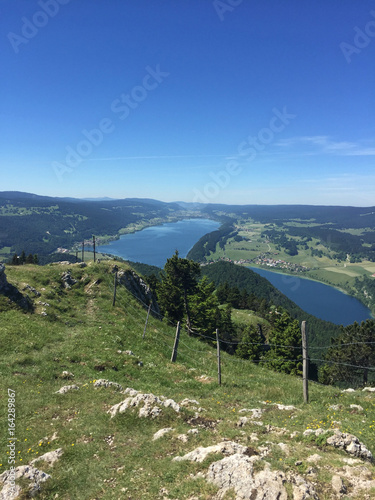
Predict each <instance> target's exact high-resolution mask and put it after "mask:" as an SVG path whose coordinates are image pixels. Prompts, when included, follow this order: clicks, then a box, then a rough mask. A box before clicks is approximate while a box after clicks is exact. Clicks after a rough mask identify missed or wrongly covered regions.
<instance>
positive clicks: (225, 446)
mask: <svg viewBox="0 0 375 500" xmlns="http://www.w3.org/2000/svg"><path fill="white" fill-rule="evenodd" d="M248 450H249V448H248V447H247V446H243V445H242V444H238V443H235V442H233V441H223V442H221V443H219V444H216V445H213V446H208V447H206V448H204V447H202V446H200V447H199V448H196V449H195V450H193V451H191V452H189V453H187V454H186V455H184V456H183V457H175V458H174V459H173V461H175V462H181V461H183V460H190V461H191V462H203V461H204V460H205V458H206V457H207V456H208V455H209V454H210V453H223V455H233V454H234V453H240V454H246V453H247V452H248Z"/></svg>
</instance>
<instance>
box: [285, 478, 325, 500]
mask: <svg viewBox="0 0 375 500" xmlns="http://www.w3.org/2000/svg"><path fill="white" fill-rule="evenodd" d="M288 480H289V481H290V482H291V483H292V486H293V500H312V499H314V500H319V497H318V495H317V494H316V492H315V490H314V488H313V486H312V484H310V483H308V482H307V481H306V480H305V479H304V478H303V477H301V476H299V475H290V474H289V475H288Z"/></svg>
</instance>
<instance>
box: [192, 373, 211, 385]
mask: <svg viewBox="0 0 375 500" xmlns="http://www.w3.org/2000/svg"><path fill="white" fill-rule="evenodd" d="M195 380H198V382H202V384H211V382H213V380H214V379H213V378H212V377H209V376H208V375H201V376H200V377H195Z"/></svg>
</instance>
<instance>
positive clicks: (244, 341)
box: [236, 325, 264, 361]
mask: <svg viewBox="0 0 375 500" xmlns="http://www.w3.org/2000/svg"><path fill="white" fill-rule="evenodd" d="M263 342H264V338H263V336H262V335H261V332H260V329H259V328H258V327H257V326H256V325H249V326H247V327H246V328H245V330H244V332H243V334H242V338H241V342H240V343H239V344H238V347H237V349H236V354H237V356H239V357H240V358H243V359H250V360H252V361H259V359H260V357H261V354H262V350H263V345H262V344H263Z"/></svg>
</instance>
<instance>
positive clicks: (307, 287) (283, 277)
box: [246, 266, 372, 326]
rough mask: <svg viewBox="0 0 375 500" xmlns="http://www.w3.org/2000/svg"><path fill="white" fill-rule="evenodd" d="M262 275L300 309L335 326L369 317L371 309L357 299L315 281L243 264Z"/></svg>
mask: <svg viewBox="0 0 375 500" xmlns="http://www.w3.org/2000/svg"><path fill="white" fill-rule="evenodd" d="M246 267H249V268H250V269H252V270H253V271H255V272H256V273H258V274H260V275H261V276H263V277H264V278H266V279H267V280H268V281H269V282H270V283H272V284H273V286H275V287H276V288H277V289H278V290H280V292H281V293H283V294H284V295H286V296H287V297H288V298H289V299H291V300H292V301H293V302H295V303H296V304H297V305H298V306H299V307H301V309H303V310H304V311H306V312H308V313H310V314H312V315H314V316H316V317H317V318H320V319H324V320H326V321H331V322H332V323H336V324H337V325H345V326H346V325H350V324H352V323H354V321H357V322H358V323H360V322H361V321H365V320H366V319H370V318H371V317H372V316H371V311H370V310H369V309H368V308H367V307H366V306H364V305H363V304H362V303H361V302H359V300H357V299H355V298H354V297H351V296H350V295H346V294H345V293H343V292H341V291H340V290H337V288H334V287H332V286H329V285H324V284H323V283H319V282H318V281H313V280H309V279H307V278H300V277H299V276H289V275H287V274H282V273H276V272H274V271H267V270H266V269H259V268H257V267H252V266H246Z"/></svg>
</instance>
